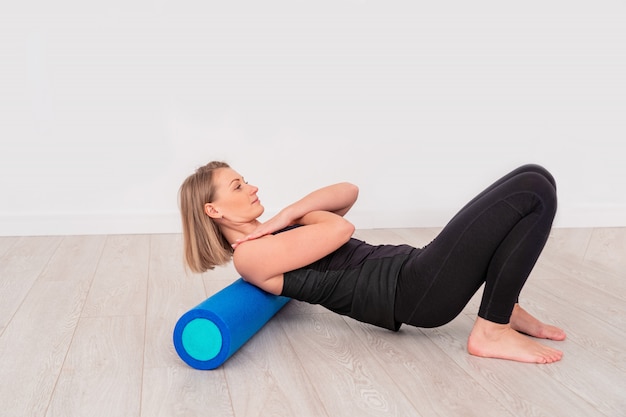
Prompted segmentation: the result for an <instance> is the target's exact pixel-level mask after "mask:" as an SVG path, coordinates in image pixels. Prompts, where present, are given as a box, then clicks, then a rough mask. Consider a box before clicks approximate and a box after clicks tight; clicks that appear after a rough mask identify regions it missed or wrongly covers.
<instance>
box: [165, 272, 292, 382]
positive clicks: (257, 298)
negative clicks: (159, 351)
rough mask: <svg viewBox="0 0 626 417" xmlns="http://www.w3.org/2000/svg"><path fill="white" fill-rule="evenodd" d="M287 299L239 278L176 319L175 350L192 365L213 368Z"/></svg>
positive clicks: (259, 327) (234, 350)
mask: <svg viewBox="0 0 626 417" xmlns="http://www.w3.org/2000/svg"><path fill="white" fill-rule="evenodd" d="M289 300H290V298H287V297H282V296H277V295H273V294H269V293H267V292H265V291H263V290H261V289H259V288H257V287H255V286H254V285H252V284H249V283H247V282H246V281H244V280H243V279H242V278H239V279H238V280H237V281H235V282H233V283H232V284H230V285H229V286H227V287H226V288H224V289H223V290H221V291H219V292H218V293H216V294H214V295H212V296H211V297H209V298H207V299H206V300H205V301H204V302H202V303H200V304H198V305H197V306H196V307H194V308H192V309H191V310H189V311H188V312H186V313H185V314H183V315H182V316H181V317H180V319H178V322H177V323H176V326H175V327H174V347H175V348H176V352H177V353H178V356H180V358H181V359H182V360H183V361H184V362H185V363H187V364H188V365H189V366H191V367H192V368H195V369H204V370H206V369H215V368H217V367H218V366H220V365H221V364H223V363H224V362H226V360H227V359H228V358H230V357H231V356H232V355H233V354H234V353H235V352H236V351H237V350H238V349H239V348H240V347H241V346H243V344H244V343H246V342H247V341H248V340H249V339H250V338H251V337H252V336H254V335H255V333H256V332H258V331H259V330H260V329H261V327H263V326H264V325H265V324H266V323H267V322H268V321H269V320H270V319H271V318H272V317H273V316H274V315H275V314H276V313H277V312H278V311H279V310H280V309H281V308H283V307H284V306H285V304H287V302H288V301H289Z"/></svg>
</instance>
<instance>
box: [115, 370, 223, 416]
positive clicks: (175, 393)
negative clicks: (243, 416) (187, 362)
mask: <svg viewBox="0 0 626 417" xmlns="http://www.w3.org/2000/svg"><path fill="white" fill-rule="evenodd" d="M141 395H142V397H141V398H142V400H141V415H142V416H143V417H173V416H177V417H197V416H216V417H217V416H219V417H233V416H235V414H234V412H233V409H232V405H231V401H230V393H229V391H228V385H227V384H226V378H225V377H224V371H223V370H214V371H198V370H196V369H192V368H189V367H185V366H182V365H181V366H169V367H165V368H146V369H145V370H144V375H143V390H142V393H141ZM121 415H123V416H124V417H126V416H127V415H128V414H121Z"/></svg>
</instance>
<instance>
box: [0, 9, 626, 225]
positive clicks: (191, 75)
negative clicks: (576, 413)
mask: <svg viewBox="0 0 626 417" xmlns="http://www.w3.org/2000/svg"><path fill="white" fill-rule="evenodd" d="M5 3H9V4H4V5H3V6H1V7H0V140H1V147H0V235H41V234H83V233H151V232H177V231H179V220H178V214H177V201H176V193H177V190H178V186H179V184H180V183H181V181H182V180H183V179H184V178H185V177H186V176H187V175H188V174H190V173H191V172H192V171H193V170H194V169H195V168H196V167H197V166H199V165H200V164H203V163H205V162H207V161H208V160H211V159H223V160H227V161H229V162H230V163H231V164H232V165H233V166H234V167H235V168H236V169H238V170H239V171H240V172H241V173H242V174H243V175H244V176H246V177H247V178H248V179H249V180H250V181H251V182H252V183H254V184H256V185H258V186H259V187H260V188H261V190H260V193H259V194H260V196H261V199H262V201H263V203H264V205H265V206H266V209H267V214H268V215H269V214H271V213H274V212H276V210H277V209H278V208H280V207H281V206H282V205H284V204H287V203H288V202H290V201H291V200H294V199H296V198H298V197H300V196H302V195H303V193H304V192H306V191H308V190H310V189H312V188H314V187H317V186H321V185H324V184H326V183H329V182H335V181H340V180H349V181H352V182H355V183H357V184H358V185H359V186H360V189H361V196H360V200H359V202H358V204H357V206H355V208H354V209H353V212H351V219H352V220H353V221H354V222H355V224H356V226H357V227H360V228H369V227H409V226H439V225H443V224H444V223H445V221H446V220H447V219H448V218H449V217H450V216H451V215H452V214H453V213H454V211H455V210H456V209H457V208H458V207H460V206H461V205H462V204H463V203H464V202H465V201H466V200H467V199H469V198H470V197H471V196H472V195H473V194H474V193H476V192H478V191H479V190H480V189H481V188H482V187H483V186H485V185H487V183H488V182H490V181H491V180H493V179H495V178H496V177H497V176H498V175H500V174H503V173H505V172H506V171H507V170H509V169H511V168H513V167H515V166H516V165H518V164H521V163H525V162H536V163H540V164H543V165H545V166H546V167H548V168H549V169H550V170H552V171H553V173H554V175H555V176H556V178H557V181H558V182H559V193H560V209H559V213H558V217H557V220H556V226H561V227H590V226H626V192H624V189H625V187H624V185H625V184H624V183H625V180H626V164H624V163H623V161H624V157H623V156H622V155H623V153H624V152H623V150H621V149H618V146H619V145H620V142H623V140H624V138H625V137H626V117H625V116H626V76H625V74H626V48H625V47H624V45H626V25H625V24H624V21H626V6H625V5H624V3H623V2H618V1H612V2H611V1H599V2H577V1H554V0H545V1H530V2H516V3H511V2H501V1H495V0H494V1H471V2H467V1H461V0H457V1H448V2H432V1H428V2H426V1H388V2H383V1H367V0H361V1H357V0H353V1H347V0H333V1H314V2H313V1H311V2H298V1H286V0H285V1H275V0H268V1H246V2H238V1H219V2H218V1H199V0H198V1H177V2H174V1H165V0H162V1H150V2H149V1H138V0H131V1H128V0H124V1H121V0H114V1H107V2H99V4H96V5H94V4H89V5H87V3H92V2H81V1H63V0H57V1H54V2H49V1H44V0H35V1H30V2H29V1H24V2H5ZM622 146H623V145H622Z"/></svg>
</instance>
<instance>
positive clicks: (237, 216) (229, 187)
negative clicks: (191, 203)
mask: <svg viewBox="0 0 626 417" xmlns="http://www.w3.org/2000/svg"><path fill="white" fill-rule="evenodd" d="M213 185H214V186H215V198H214V199H213V201H211V202H208V203H206V204H205V205H204V211H205V213H206V214H207V215H208V216H210V217H212V218H214V219H223V220H227V221H231V222H234V223H245V222H249V221H251V220H255V219H257V218H258V217H259V216H260V215H261V214H263V211H264V210H265V208H264V207H263V206H262V205H261V201H260V200H259V198H258V197H257V194H256V193H257V191H259V189H258V188H257V187H255V186H254V185H250V184H248V183H247V182H246V181H245V180H244V179H243V177H242V176H241V175H239V174H238V173H237V172H236V171H235V170H233V169H231V168H219V169H217V170H215V172H214V173H213Z"/></svg>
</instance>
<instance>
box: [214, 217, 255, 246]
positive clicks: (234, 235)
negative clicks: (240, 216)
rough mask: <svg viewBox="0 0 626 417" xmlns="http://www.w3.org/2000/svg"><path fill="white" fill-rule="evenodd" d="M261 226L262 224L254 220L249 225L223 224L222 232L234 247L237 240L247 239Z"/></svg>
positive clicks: (221, 225) (221, 226)
mask: <svg viewBox="0 0 626 417" xmlns="http://www.w3.org/2000/svg"><path fill="white" fill-rule="evenodd" d="M260 225H261V222H260V221H258V220H254V221H251V222H249V223H238V224H230V223H228V224H227V223H222V224H220V231H221V232H222V234H223V235H224V237H225V238H226V240H228V243H230V244H231V245H232V244H233V243H235V242H236V241H237V239H243V238H245V237H246V236H248V235H249V234H250V233H252V232H253V231H254V230H255V229H256V228H257V227H259V226H260Z"/></svg>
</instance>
